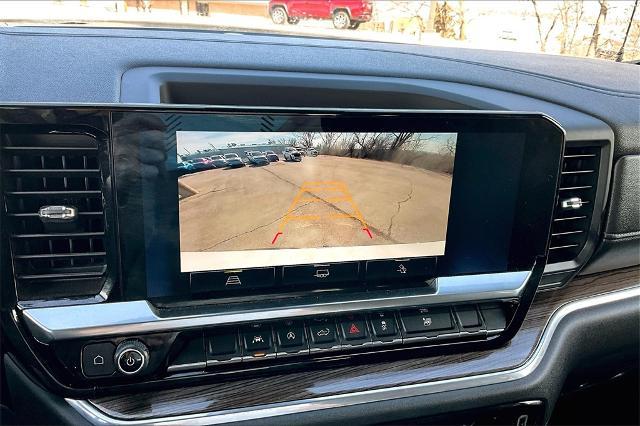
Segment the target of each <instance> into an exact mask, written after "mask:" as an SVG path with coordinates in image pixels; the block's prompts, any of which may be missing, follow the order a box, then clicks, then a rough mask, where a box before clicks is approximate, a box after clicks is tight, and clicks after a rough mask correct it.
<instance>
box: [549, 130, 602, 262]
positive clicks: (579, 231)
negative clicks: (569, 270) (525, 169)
mask: <svg viewBox="0 0 640 426" xmlns="http://www.w3.org/2000/svg"><path fill="white" fill-rule="evenodd" d="M599 164H600V147H598V146H582V145H581V146H576V145H572V144H571V142H567V146H566V148H565V152H564V158H563V162H562V175H561V177H560V186H559V188H558V197H557V205H556V209H555V215H554V218H553V225H552V228H551V244H550V246H549V263H558V262H565V261H570V260H573V259H575V258H576V257H577V256H578V254H579V253H580V250H582V248H583V247H584V245H585V243H586V241H587V237H588V233H589V228H590V226H591V219H592V216H593V205H594V200H595V197H596V190H597V183H598V168H599Z"/></svg>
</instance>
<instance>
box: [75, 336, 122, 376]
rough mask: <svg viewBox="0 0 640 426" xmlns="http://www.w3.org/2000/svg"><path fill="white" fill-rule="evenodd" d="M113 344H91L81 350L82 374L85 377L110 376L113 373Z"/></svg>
mask: <svg viewBox="0 0 640 426" xmlns="http://www.w3.org/2000/svg"><path fill="white" fill-rule="evenodd" d="M115 350H116V347H115V345H114V344H113V343H109V342H106V343H92V344H90V345H86V346H85V347H84V348H82V355H81V358H82V373H83V374H84V375H85V376H86V377H100V376H111V375H112V374H113V373H114V372H115V365H114V363H113V354H114V352H115Z"/></svg>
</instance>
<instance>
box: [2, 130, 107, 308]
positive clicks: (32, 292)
mask: <svg viewBox="0 0 640 426" xmlns="http://www.w3.org/2000/svg"><path fill="white" fill-rule="evenodd" d="M34 128H36V129H37V127H9V126H7V127H6V128H4V129H3V133H2V140H1V144H0V146H1V148H2V170H3V176H2V178H3V181H4V182H3V192H4V194H3V195H4V209H5V215H6V223H7V226H6V230H7V233H8V235H9V237H10V250H11V258H12V263H13V270H14V277H15V282H16V287H17V296H18V300H19V301H25V300H51V299H60V298H79V297H93V296H95V295H97V294H98V293H100V291H101V289H102V288H103V285H104V283H105V280H106V271H107V262H106V251H105V216H104V211H103V193H102V175H103V173H102V171H101V168H100V162H99V160H98V158H99V157H98V143H97V142H98V141H97V139H96V137H95V136H94V135H91V134H89V133H85V132H83V131H76V130H78V129H73V130H72V131H55V130H50V129H44V130H41V131H38V130H36V131H34V130H33V129H34Z"/></svg>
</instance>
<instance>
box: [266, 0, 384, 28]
mask: <svg viewBox="0 0 640 426" xmlns="http://www.w3.org/2000/svg"><path fill="white" fill-rule="evenodd" d="M372 11H373V5H372V3H371V1H370V0H270V1H269V14H270V15H271V19H272V20H273V22H274V23H276V24H279V25H280V24H284V23H285V22H288V23H290V24H297V23H298V22H299V21H300V19H331V20H332V21H333V26H334V27H335V28H337V29H340V30H343V29H347V28H348V29H352V30H355V29H356V28H358V27H359V26H360V24H361V23H362V22H367V21H370V20H371V13H372Z"/></svg>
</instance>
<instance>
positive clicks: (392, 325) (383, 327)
mask: <svg viewBox="0 0 640 426" xmlns="http://www.w3.org/2000/svg"><path fill="white" fill-rule="evenodd" d="M369 322H370V324H371V330H372V331H373V336H374V338H375V339H376V340H380V341H391V340H393V339H399V338H400V333H399V331H398V326H397V322H396V317H395V315H394V314H393V312H375V313H373V314H371V315H370V318H369Z"/></svg>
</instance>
